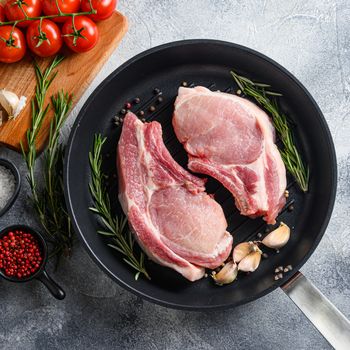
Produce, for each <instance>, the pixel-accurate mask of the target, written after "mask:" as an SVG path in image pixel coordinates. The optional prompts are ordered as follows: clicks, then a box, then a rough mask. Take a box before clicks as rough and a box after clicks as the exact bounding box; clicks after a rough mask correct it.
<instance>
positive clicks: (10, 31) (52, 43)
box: [0, 0, 117, 63]
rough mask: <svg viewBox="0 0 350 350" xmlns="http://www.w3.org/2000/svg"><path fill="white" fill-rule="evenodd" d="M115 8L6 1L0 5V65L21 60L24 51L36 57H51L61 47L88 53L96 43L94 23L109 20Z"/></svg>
mask: <svg viewBox="0 0 350 350" xmlns="http://www.w3.org/2000/svg"><path fill="white" fill-rule="evenodd" d="M116 4H117V0H6V1H5V3H4V5H3V6H1V5H0V62H4V63H12V62H17V61H19V60H21V59H22V58H23V56H24V55H25V53H26V50H27V47H28V48H29V49H30V50H31V51H32V52H33V53H35V54H36V55H38V56H40V57H49V56H52V55H55V54H56V53H57V52H59V51H60V49H61V47H62V45H63V43H65V44H66V45H67V46H68V47H69V48H70V49H71V50H72V51H74V52H86V51H89V50H91V49H92V48H93V47H94V46H95V45H96V43H97V41H98V36H99V34H98V29H97V26H96V24H95V22H97V21H101V20H105V19H107V18H109V17H110V16H111V15H112V13H113V11H114V9H115V7H116ZM79 11H80V12H79ZM89 12H91V13H90V14H89ZM73 14H74V15H73ZM16 21H18V22H16ZM1 22H4V23H5V24H2V23H1ZM6 22H12V23H8V24H6Z"/></svg>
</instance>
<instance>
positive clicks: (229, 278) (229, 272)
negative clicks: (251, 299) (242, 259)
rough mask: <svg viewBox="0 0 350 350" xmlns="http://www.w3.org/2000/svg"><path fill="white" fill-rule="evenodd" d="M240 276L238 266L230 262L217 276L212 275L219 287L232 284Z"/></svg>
mask: <svg viewBox="0 0 350 350" xmlns="http://www.w3.org/2000/svg"><path fill="white" fill-rule="evenodd" d="M237 274H238V267H237V264H236V263H235V262H233V261H229V262H228V263H226V264H225V266H224V267H223V268H222V269H221V270H220V271H219V272H218V273H216V274H215V275H214V274H212V275H211V277H212V279H213V280H214V281H215V283H216V284H217V285H219V286H222V285H224V284H229V283H232V282H233V281H234V280H235V279H236V277H237Z"/></svg>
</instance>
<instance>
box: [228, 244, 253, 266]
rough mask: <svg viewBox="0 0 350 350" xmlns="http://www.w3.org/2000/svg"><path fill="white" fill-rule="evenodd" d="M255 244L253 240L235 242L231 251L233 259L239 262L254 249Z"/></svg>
mask: <svg viewBox="0 0 350 350" xmlns="http://www.w3.org/2000/svg"><path fill="white" fill-rule="evenodd" d="M254 246H255V244H254V243H253V242H243V243H240V244H237V245H236V246H235V247H234V249H233V253H232V257H233V261H234V262H236V263H239V262H240V261H241V260H242V259H243V258H245V257H246V256H247V255H248V254H250V253H251V252H253V251H254Z"/></svg>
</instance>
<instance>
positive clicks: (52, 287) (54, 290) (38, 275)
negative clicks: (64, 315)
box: [0, 225, 66, 300]
mask: <svg viewBox="0 0 350 350" xmlns="http://www.w3.org/2000/svg"><path fill="white" fill-rule="evenodd" d="M15 230H21V231H25V232H27V233H30V234H32V235H33V236H34V237H35V238H36V239H37V240H38V243H39V246H40V250H41V254H42V258H43V259H42V261H41V265H40V267H39V268H38V270H37V271H35V272H34V273H33V274H32V275H30V276H28V277H25V278H17V277H12V276H6V275H5V273H4V271H3V270H2V269H0V276H1V277H3V278H4V279H6V280H8V281H10V282H16V283H23V282H28V281H31V280H33V279H37V280H39V281H40V282H42V283H43V284H44V285H45V286H46V287H47V289H48V290H49V291H50V293H51V294H52V295H53V296H54V297H55V298H56V299H59V300H62V299H64V298H65V296H66V293H65V292H64V290H63V289H62V288H61V287H60V286H59V285H58V284H57V283H56V282H55V281H54V280H53V279H52V278H51V277H50V276H49V275H48V274H47V272H46V270H45V266H46V263H47V258H48V249H47V244H46V241H45V239H44V237H43V236H42V235H41V234H40V233H38V232H37V231H35V230H33V229H32V228H30V227H28V226H25V225H13V226H8V227H6V228H4V229H3V230H2V231H1V232H0V239H1V238H2V237H3V236H5V235H6V234H7V233H9V232H11V231H15Z"/></svg>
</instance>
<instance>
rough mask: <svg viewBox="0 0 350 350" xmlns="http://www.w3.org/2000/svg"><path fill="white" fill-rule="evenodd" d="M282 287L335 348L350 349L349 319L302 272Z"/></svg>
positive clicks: (338, 349)
mask: <svg viewBox="0 0 350 350" xmlns="http://www.w3.org/2000/svg"><path fill="white" fill-rule="evenodd" d="M281 287H282V289H283V291H284V292H285V293H286V294H287V295H288V296H289V298H291V299H292V300H293V301H294V303H295V304H296V305H297V306H298V307H299V309H300V310H301V311H302V312H303V313H304V315H305V316H306V317H307V318H308V319H309V320H310V321H311V322H312V323H313V324H314V326H315V327H316V328H317V329H318V330H319V332H320V333H321V334H322V335H323V336H324V337H325V338H326V339H327V340H328V342H329V343H330V344H331V345H332V346H333V347H334V348H335V349H337V350H342V349H350V347H349V346H350V322H349V320H348V319H347V318H346V317H345V316H344V315H343V314H342V313H341V312H340V311H339V310H338V309H337V308H336V307H335V306H334V305H333V304H332V303H331V302H330V301H329V300H328V299H327V298H326V297H325V296H324V295H323V294H322V293H321V292H320V291H319V290H318V289H317V288H316V287H315V286H314V285H313V284H312V283H311V282H310V281H309V280H307V279H306V277H305V276H304V275H303V274H302V273H301V272H299V271H298V272H297V273H296V274H295V275H294V276H292V277H291V278H290V279H289V280H288V281H287V282H286V283H285V284H284V285H282V286H281Z"/></svg>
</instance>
